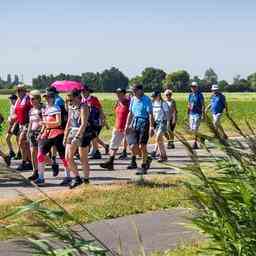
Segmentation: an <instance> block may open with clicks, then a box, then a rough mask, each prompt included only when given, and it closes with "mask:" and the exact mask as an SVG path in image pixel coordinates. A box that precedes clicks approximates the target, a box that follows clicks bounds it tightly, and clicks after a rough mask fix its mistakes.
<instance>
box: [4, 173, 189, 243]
mask: <svg viewBox="0 0 256 256" xmlns="http://www.w3.org/2000/svg"><path fill="white" fill-rule="evenodd" d="M182 179H183V177H182V176H180V177H175V178H165V180H164V181H163V180H162V179H158V180H153V181H146V182H143V183H134V184H128V185H112V186H88V187H84V188H81V189H76V190H74V191H66V192H58V193H57V194H54V193H52V194H51V197H52V198H53V199H54V200H56V201H57V202H58V203H59V204H61V205H62V206H63V207H65V209H67V211H68V212H69V213H71V214H72V215H73V216H75V218H76V220H77V221H78V222H80V223H90V222H94V221H98V220H103V219H112V218H117V217H121V216H126V215H130V214H138V213H145V212H149V211H156V210H163V209H170V208H177V207H182V208H190V207H192V204H191V202H190V201H188V200H187V198H188V195H187V189H186V188H185V187H184V186H183V185H182V183H181V181H182ZM23 204H24V202H23V201H22V200H18V201H12V202H8V203H7V202H5V203H2V204H1V205H0V225H1V224H4V225H5V224H11V223H18V224H19V225H17V226H16V225H14V226H13V227H12V228H11V230H10V231H7V230H1V232H0V240H5V239H9V238H13V233H16V234H17V236H18V237H19V236H23V230H22V229H20V227H21V226H22V227H23V229H27V230H30V229H31V227H30V225H31V224H33V223H31V222H30V218H29V215H25V216H23V217H22V218H18V219H15V220H8V221H6V220H4V221H3V217H4V216H6V215H7V214H9V213H10V212H12V211H15V209H17V207H18V206H22V205H23ZM45 204H46V206H47V207H49V208H50V209H54V208H55V206H54V205H53V204H52V203H50V202H49V201H46V202H45ZM62 222H63V223H64V224H65V225H73V224H75V223H72V222H70V221H67V220H65V219H63V220H62ZM39 231H40V230H38V232H39Z"/></svg>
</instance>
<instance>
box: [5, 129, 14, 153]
mask: <svg viewBox="0 0 256 256" xmlns="http://www.w3.org/2000/svg"><path fill="white" fill-rule="evenodd" d="M11 138H12V134H10V133H7V136H6V143H7V146H8V149H9V152H13V146H12V141H11Z"/></svg>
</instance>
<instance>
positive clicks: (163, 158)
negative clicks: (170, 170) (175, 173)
mask: <svg viewBox="0 0 256 256" xmlns="http://www.w3.org/2000/svg"><path fill="white" fill-rule="evenodd" d="M167 161H168V158H167V156H164V157H160V159H159V160H158V161H157V162H158V163H164V162H167Z"/></svg>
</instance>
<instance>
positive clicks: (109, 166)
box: [100, 161, 114, 171]
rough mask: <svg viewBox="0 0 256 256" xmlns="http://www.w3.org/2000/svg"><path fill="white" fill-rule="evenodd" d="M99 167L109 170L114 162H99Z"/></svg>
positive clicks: (111, 169)
mask: <svg viewBox="0 0 256 256" xmlns="http://www.w3.org/2000/svg"><path fill="white" fill-rule="evenodd" d="M100 167H101V168H103V169H107V170H109V171H113V170H114V164H113V162H110V161H107V162H105V163H102V164H100Z"/></svg>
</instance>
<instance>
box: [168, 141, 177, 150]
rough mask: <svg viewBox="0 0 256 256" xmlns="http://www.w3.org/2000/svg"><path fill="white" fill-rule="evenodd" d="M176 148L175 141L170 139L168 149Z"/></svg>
mask: <svg viewBox="0 0 256 256" xmlns="http://www.w3.org/2000/svg"><path fill="white" fill-rule="evenodd" d="M174 148H175V145H174V142H173V141H168V144H167V149H174Z"/></svg>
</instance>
